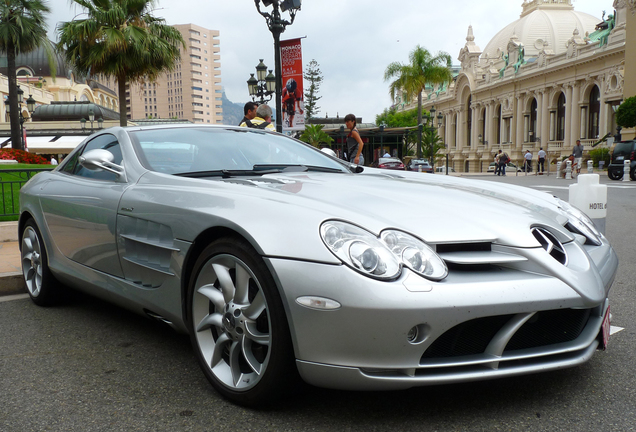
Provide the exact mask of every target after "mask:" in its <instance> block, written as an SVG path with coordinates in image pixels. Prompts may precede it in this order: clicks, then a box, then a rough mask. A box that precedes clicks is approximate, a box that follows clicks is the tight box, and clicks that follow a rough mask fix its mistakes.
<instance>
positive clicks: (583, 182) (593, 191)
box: [568, 174, 607, 234]
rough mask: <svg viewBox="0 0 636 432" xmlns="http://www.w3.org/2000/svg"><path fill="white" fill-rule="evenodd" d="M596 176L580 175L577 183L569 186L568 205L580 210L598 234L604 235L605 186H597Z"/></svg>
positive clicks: (605, 213)
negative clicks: (591, 221) (590, 220)
mask: <svg viewBox="0 0 636 432" xmlns="http://www.w3.org/2000/svg"><path fill="white" fill-rule="evenodd" d="M599 179H600V176H599V175H598V174H581V175H579V176H578V178H577V182H578V183H574V184H571V185H570V189H569V192H570V196H569V200H568V201H569V203H570V204H572V205H573V206H574V207H576V208H578V209H579V210H581V211H582V212H583V213H585V214H586V215H587V216H589V218H590V219H592V220H593V221H594V225H596V227H597V228H598V229H599V231H600V232H602V233H603V234H605V219H606V217H607V185H602V184H599Z"/></svg>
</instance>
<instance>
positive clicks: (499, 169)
mask: <svg viewBox="0 0 636 432" xmlns="http://www.w3.org/2000/svg"><path fill="white" fill-rule="evenodd" d="M500 157H501V150H499V153H495V175H499V174H500V173H501V167H500V166H499V158H500Z"/></svg>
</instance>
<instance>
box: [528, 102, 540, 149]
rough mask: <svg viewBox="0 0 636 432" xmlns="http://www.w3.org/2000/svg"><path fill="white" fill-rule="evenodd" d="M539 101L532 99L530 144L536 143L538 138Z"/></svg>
mask: <svg viewBox="0 0 636 432" xmlns="http://www.w3.org/2000/svg"><path fill="white" fill-rule="evenodd" d="M537 110H538V105H537V100H536V99H532V104H531V105H530V127H529V135H530V137H529V138H530V139H529V141H530V142H534V141H535V138H536V137H537Z"/></svg>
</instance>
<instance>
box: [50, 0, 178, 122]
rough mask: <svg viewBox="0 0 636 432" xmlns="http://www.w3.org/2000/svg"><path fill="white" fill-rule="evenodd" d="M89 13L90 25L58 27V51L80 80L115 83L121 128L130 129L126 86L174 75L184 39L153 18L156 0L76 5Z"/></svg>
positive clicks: (86, 0) (82, 0) (88, 0)
mask: <svg viewBox="0 0 636 432" xmlns="http://www.w3.org/2000/svg"><path fill="white" fill-rule="evenodd" d="M72 1H73V2H74V3H77V4H78V5H80V6H82V7H83V8H84V9H85V10H86V15H87V18H86V19H74V20H72V21H68V22H64V23H62V24H60V25H59V26H58V29H57V30H58V34H59V42H58V48H59V49H60V50H62V51H63V52H64V55H65V58H66V60H67V61H68V62H69V63H70V64H71V65H72V66H73V67H74V68H75V70H76V72H77V73H79V74H82V75H103V76H107V77H113V78H115V79H116V80H117V86H118V92H119V124H120V125H121V126H126V124H127V120H126V111H127V109H126V108H127V103H126V81H128V82H137V83H139V84H143V83H145V82H146V81H150V82H152V81H155V80H156V79H157V77H158V76H159V75H161V74H162V73H164V72H169V71H172V70H174V68H175V66H176V63H177V60H178V59H179V58H180V47H183V48H184V49H185V47H186V45H185V42H184V40H183V37H182V36H181V33H179V31H178V30H177V29H175V28H174V27H171V26H169V25H167V24H165V19H163V18H156V17H154V16H153V15H152V14H151V8H152V7H153V6H154V1H153V0H72Z"/></svg>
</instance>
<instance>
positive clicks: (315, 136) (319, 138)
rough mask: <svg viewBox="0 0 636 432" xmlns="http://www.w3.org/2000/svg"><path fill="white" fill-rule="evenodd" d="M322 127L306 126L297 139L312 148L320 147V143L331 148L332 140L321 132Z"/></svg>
mask: <svg viewBox="0 0 636 432" xmlns="http://www.w3.org/2000/svg"><path fill="white" fill-rule="evenodd" d="M322 127H323V126H322V125H306V126H305V131H304V132H303V134H302V135H301V136H300V138H299V139H300V140H301V141H304V142H306V143H309V144H311V145H312V146H314V147H320V144H322V143H324V144H327V145H328V146H331V143H332V142H333V138H331V137H330V136H329V135H327V133H326V132H325V131H323V130H322Z"/></svg>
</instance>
